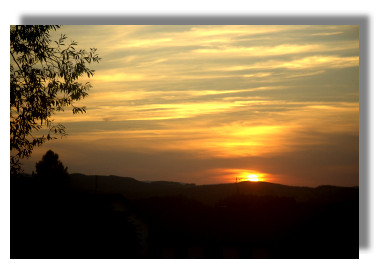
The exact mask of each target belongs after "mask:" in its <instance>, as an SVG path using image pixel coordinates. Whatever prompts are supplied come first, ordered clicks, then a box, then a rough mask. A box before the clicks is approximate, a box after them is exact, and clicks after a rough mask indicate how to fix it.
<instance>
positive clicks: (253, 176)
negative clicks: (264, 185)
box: [246, 174, 259, 182]
mask: <svg viewBox="0 0 384 269" xmlns="http://www.w3.org/2000/svg"><path fill="white" fill-rule="evenodd" d="M246 180H247V181H254V182H257V181H259V177H258V176H257V175H255V174H250V175H248V176H247V178H246Z"/></svg>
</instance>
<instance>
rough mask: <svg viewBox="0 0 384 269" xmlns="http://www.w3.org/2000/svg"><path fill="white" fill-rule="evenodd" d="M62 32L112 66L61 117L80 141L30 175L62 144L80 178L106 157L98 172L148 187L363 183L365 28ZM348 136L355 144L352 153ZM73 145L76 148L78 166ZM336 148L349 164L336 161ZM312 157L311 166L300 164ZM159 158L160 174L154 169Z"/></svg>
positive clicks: (99, 71)
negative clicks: (157, 183)
mask: <svg viewBox="0 0 384 269" xmlns="http://www.w3.org/2000/svg"><path fill="white" fill-rule="evenodd" d="M61 31H62V32H63V33H66V34H67V35H68V36H70V37H71V39H73V40H76V41H78V42H79V46H81V47H85V48H86V47H97V48H98V50H99V53H100V54H101V56H102V58H103V59H102V62H101V63H100V65H97V66H94V68H95V69H96V75H95V77H94V78H92V79H91V83H92V84H93V88H92V90H91V92H90V95H89V96H88V97H87V98H86V99H85V100H83V101H81V103H80V104H79V105H85V106H87V108H88V111H87V113H86V114H85V115H80V116H79V115H75V116H74V115H72V114H71V113H70V111H68V112H64V113H60V114H57V115H56V118H55V121H56V122H61V123H64V124H65V125H66V126H67V127H68V132H69V133H70V137H69V138H67V139H65V140H57V141H54V142H52V143H48V144H47V146H46V147H43V148H41V149H39V150H37V151H36V152H35V153H34V155H33V156H32V158H31V159H30V160H28V161H27V162H26V166H27V167H29V169H32V167H33V162H34V161H36V160H37V159H39V158H40V156H41V155H42V153H43V151H44V150H45V149H46V148H53V149H55V148H56V149H57V150H58V153H59V154H60V153H63V155H64V158H67V162H68V164H67V165H68V166H69V167H73V168H74V171H73V172H83V173H92V169H93V168H92V162H94V163H99V161H97V160H96V159H95V158H96V157H93V158H90V160H89V162H86V161H84V160H83V159H82V158H84V157H85V156H98V158H101V160H104V163H105V165H102V166H100V167H103V169H104V170H102V171H101V170H100V171H97V173H100V174H119V175H126V176H134V177H137V178H139V179H143V180H146V179H149V178H150V177H151V179H153V178H157V179H159V180H160V179H170V178H171V179H175V180H176V179H177V180H180V181H183V180H184V181H188V180H192V179H193V180H194V181H195V182H198V183H199V184H203V183H212V182H227V181H228V180H232V179H231V178H232V177H234V175H235V174H236V173H239V174H241V173H242V172H241V171H243V172H244V173H251V172H252V171H254V172H255V173H258V175H259V176H260V177H262V178H263V179H264V180H269V181H272V182H279V183H283V184H304V185H305V184H306V183H305V182H307V184H309V185H320V184H323V183H326V182H327V183H329V184H331V183H332V182H329V180H331V181H333V182H334V183H335V184H336V185H337V184H342V185H357V184H358V181H357V179H358V169H357V170H356V165H358V163H357V164H356V156H357V157H358V147H357V149H356V144H354V143H356V140H354V139H352V138H353V137H357V138H358V126H359V122H358V115H359V103H358V99H359V89H358V73H359V54H358V51H359V40H358V36H359V34H358V26H348V25H347V26H343V25H335V26H332V25H330V26H310V25H295V26H285V25H284V26H278V25H269V26H257V25H251V26H243V25H232V26H231V25H230V26H225V25H220V26H204V25H198V26H188V25H186V26H184V25H180V26H161V25H160V26H145V25H142V26H65V27H63V28H62V30H61ZM57 34H59V33H57ZM340 137H348V138H350V137H352V138H351V139H346V141H347V140H348V141H349V143H350V144H349V146H347V147H346V145H345V143H344V142H343V143H340V141H341V140H342V139H340ZM357 141H358V140H357ZM63 145H65V147H64V146H63ZM332 147H333V148H332ZM68 149H76V151H74V152H71V158H69V151H68ZM94 149H99V152H97V151H94ZM351 149H353V150H352V151H351ZM327 150H328V151H329V154H333V153H334V152H337V154H336V153H335V154H336V155H337V156H338V157H337V158H339V159H332V158H331V159H332V160H331V159H330V161H328V162H327V161H326V158H325V157H324V156H325V155H324V151H327ZM114 154H117V155H116V156H119V158H120V159H119V158H117V157H114ZM130 154H131V155H130ZM351 154H352V156H354V158H350V156H351ZM128 156H129V157H128ZM134 156H137V158H138V160H140V161H134V163H135V166H133V165H128V166H127V165H126V161H124V159H125V160H131V161H132V158H134ZM290 156H291V158H292V160H294V161H288V160H290ZM304 156H305V157H304ZM108 158H109V159H110V160H114V162H112V161H108ZM342 158H345V159H346V160H349V161H348V162H344V161H343V160H341V159H342ZM80 159H81V162H80V161H79V160H80ZM319 159H321V162H319ZM357 160H358V158H357ZM282 161H284V162H287V163H290V167H295V168H296V169H301V170H302V171H301V170H300V171H294V170H293V169H290V168H289V167H288V166H287V165H286V164H284V163H282ZM311 161H312V162H313V164H312V165H309V164H307V166H308V167H310V168H306V167H302V166H301V165H300V162H305V163H310V162H311ZM149 162H152V164H153V168H148V169H149V170H150V171H147V170H148V169H147V170H146V169H145V167H148V163H149ZM316 162H317V164H318V165H317V166H316V165H315V164H316ZM78 163H81V165H78ZM106 163H109V166H108V165H106ZM172 163H177V165H178V167H181V168H184V170H183V169H181V168H175V167H174V166H172ZM160 164H161V165H163V166H164V167H161V165H160ZM324 171H326V172H324ZM95 173H96V171H95ZM311 173H312V175H311ZM332 173H333V174H332ZM317 174H319V175H322V178H323V179H321V178H320V177H319V176H318V175H317ZM336 175H337V176H336ZM325 178H327V180H326V179H325ZM337 178H339V179H340V180H338V179H337ZM348 178H349V180H348Z"/></svg>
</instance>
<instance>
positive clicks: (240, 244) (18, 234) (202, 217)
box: [11, 174, 359, 258]
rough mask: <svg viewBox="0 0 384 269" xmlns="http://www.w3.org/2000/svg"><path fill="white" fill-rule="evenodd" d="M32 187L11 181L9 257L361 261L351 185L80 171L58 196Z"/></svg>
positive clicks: (32, 182)
mask: <svg viewBox="0 0 384 269" xmlns="http://www.w3.org/2000/svg"><path fill="white" fill-rule="evenodd" d="M52 180H55V179H54V178H52ZM39 184H41V181H39V180H37V179H36V178H34V177H30V176H29V177H27V176H20V177H17V178H14V177H13V178H11V258H358V257H359V249H358V235H359V234H358V217H359V211H358V209H359V207H358V201H359V199H358V198H359V189H358V187H336V186H319V187H316V188H309V187H294V186H286V185H281V184H274V183H268V182H241V183H232V184H216V185H194V184H183V183H178V182H170V181H154V182H141V181H138V180H136V179H134V178H129V177H118V176H96V175H94V176H89V175H83V174H71V175H70V179H69V187H68V188H67V189H65V191H63V190H59V189H58V188H59V185H57V186H56V185H52V186H51V187H49V188H46V187H44V186H41V185H39ZM55 188H56V189H55Z"/></svg>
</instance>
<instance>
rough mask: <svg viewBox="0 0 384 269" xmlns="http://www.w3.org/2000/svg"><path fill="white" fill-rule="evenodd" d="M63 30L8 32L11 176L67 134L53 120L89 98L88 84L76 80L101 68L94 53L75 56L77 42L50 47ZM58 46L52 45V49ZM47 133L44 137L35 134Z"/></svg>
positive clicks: (30, 28) (50, 27) (78, 52)
mask: <svg viewBox="0 0 384 269" xmlns="http://www.w3.org/2000/svg"><path fill="white" fill-rule="evenodd" d="M58 28H60V26H53V25H27V26H26V25H16V26H11V28H10V54H11V64H10V145H11V163H10V166H11V174H15V173H19V172H21V163H20V159H22V158H25V157H29V156H30V155H31V154H32V150H33V148H34V147H36V146H39V145H41V144H42V143H44V142H46V141H48V140H51V139H56V138H57V135H60V136H63V135H65V134H66V132H65V127H64V126H63V125H61V124H54V122H53V120H52V119H51V116H52V115H53V114H54V113H55V112H57V111H64V108H65V107H68V106H71V107H72V112H73V113H74V114H76V113H84V112H86V108H85V107H76V106H74V102H75V101H78V100H80V99H82V98H84V97H86V96H87V91H88V90H89V89H90V88H91V84H90V83H89V82H86V83H80V82H79V81H78V79H79V78H80V77H81V76H83V75H87V76H88V77H90V76H93V74H94V72H95V71H94V70H92V69H90V68H89V67H87V66H88V65H89V64H91V63H92V62H99V61H100V58H99V56H98V55H97V54H96V49H95V48H91V49H90V51H89V52H87V51H85V50H83V49H80V50H76V49H75V46H76V45H77V43H76V42H74V41H72V42H69V43H68V42H66V40H67V37H66V36H65V35H61V37H60V38H59V40H58V41H55V42H54V43H53V42H52V40H51V38H50V31H55V30H57V29H58ZM52 44H54V45H52ZM41 129H45V134H41V133H38V132H37V131H39V130H41Z"/></svg>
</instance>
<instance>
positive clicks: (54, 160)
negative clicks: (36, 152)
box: [36, 150, 69, 185]
mask: <svg viewBox="0 0 384 269" xmlns="http://www.w3.org/2000/svg"><path fill="white" fill-rule="evenodd" d="M67 170H68V167H64V165H63V163H62V162H61V161H60V160H59V155H58V154H56V153H54V152H53V151H52V150H48V151H47V153H45V155H44V156H43V159H42V160H41V161H39V162H37V163H36V174H37V177H38V178H40V179H41V180H43V181H44V182H45V183H49V185H52V184H54V185H63V184H66V181H67V179H68V177H69V176H68V172H67Z"/></svg>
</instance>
